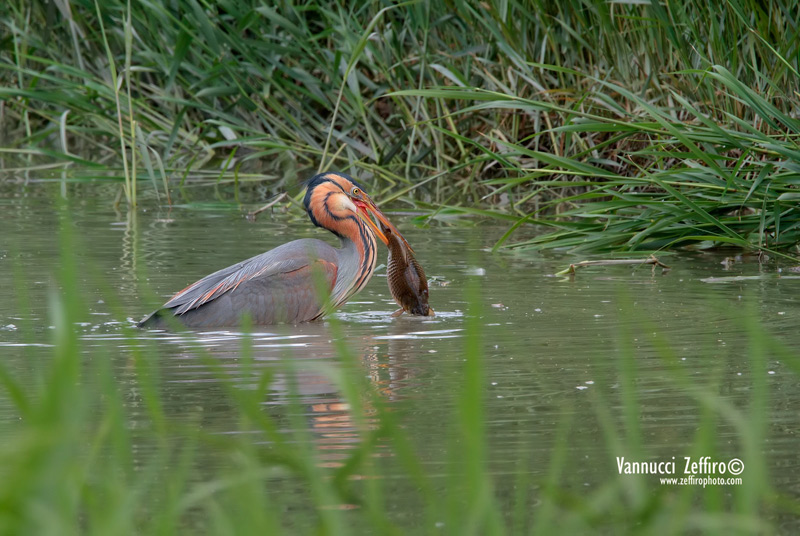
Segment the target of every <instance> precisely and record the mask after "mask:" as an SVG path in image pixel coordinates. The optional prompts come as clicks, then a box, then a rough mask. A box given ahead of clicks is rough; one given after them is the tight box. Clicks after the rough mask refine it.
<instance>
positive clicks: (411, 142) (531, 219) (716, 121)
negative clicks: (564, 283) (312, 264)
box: [0, 0, 800, 258]
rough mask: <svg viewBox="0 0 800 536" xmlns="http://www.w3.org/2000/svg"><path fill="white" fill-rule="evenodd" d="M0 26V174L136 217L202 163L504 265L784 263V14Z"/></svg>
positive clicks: (788, 64) (398, 14)
mask: <svg viewBox="0 0 800 536" xmlns="http://www.w3.org/2000/svg"><path fill="white" fill-rule="evenodd" d="M55 6H61V7H60V8H59V9H57V8H56V7H55ZM456 6H457V7H458V8H457V9H455V10H454V7H456ZM0 27H2V28H3V33H2V34H0V35H2V36H4V37H2V38H0V79H2V80H3V81H4V83H3V84H2V87H0V99H3V100H4V106H3V113H2V114H1V115H0V118H1V119H0V122H1V123H0V126H1V127H2V128H0V130H2V131H3V132H5V134H4V135H3V140H2V143H3V145H5V149H3V154H4V155H8V156H15V157H19V158H21V159H22V161H23V164H21V165H23V166H24V165H28V166H31V165H36V164H40V163H42V162H52V161H54V159H55V161H58V162H62V163H63V162H71V163H72V164H71V165H72V167H73V168H75V170H76V171H74V173H80V171H77V168H78V167H84V166H86V165H91V164H94V165H97V164H101V165H103V166H105V167H107V168H109V170H110V171H111V172H115V173H116V176H119V177H123V181H122V182H123V183H124V187H123V190H124V195H125V196H126V198H127V199H128V200H129V202H130V203H131V204H133V203H135V202H136V200H137V198H138V197H141V196H140V195H138V196H137V192H136V184H137V182H139V181H143V180H145V181H148V182H149V183H152V185H153V189H154V190H158V191H160V192H162V193H163V192H164V191H165V190H166V191H167V192H169V191H170V190H174V189H175V188H176V187H177V185H178V184H183V183H184V182H185V179H186V176H187V174H188V173H193V172H194V171H196V170H205V169H208V168H209V167H213V168H216V169H219V167H220V166H222V167H223V168H224V169H225V170H227V172H229V173H231V174H233V175H234V176H235V178H236V180H238V179H239V177H240V173H241V175H242V176H246V177H248V178H250V179H253V180H259V177H263V179H262V180H263V181H264V182H266V183H267V185H268V187H269V188H270V190H271V191H272V192H278V191H280V190H284V189H287V188H290V187H291V186H292V185H294V184H296V183H297V179H298V178H304V177H306V176H310V175H311V174H312V173H313V172H315V171H317V170H319V169H342V170H346V171H350V172H351V173H354V174H356V175H358V176H359V177H362V178H366V179H368V182H369V183H370V184H371V185H372V190H373V193H374V194H375V197H377V198H378V199H386V200H397V201H402V202H403V203H404V204H406V205H410V206H413V207H415V208H416V209H418V210H422V211H425V212H426V213H427V214H428V215H429V217H432V218H435V217H437V216H438V214H440V212H439V211H441V210H447V211H450V212H452V211H462V212H464V213H471V210H472V209H474V208H476V207H477V208H480V209H482V210H483V212H482V214H483V215H484V216H485V217H487V216H488V217H493V216H494V217H497V218H502V219H507V218H508V217H509V216H510V217H512V218H513V219H514V220H515V224H514V225H513V227H511V228H510V229H509V234H508V236H507V237H505V238H504V239H503V240H502V241H501V242H499V243H497V244H496V245H495V246H496V247H497V248H501V247H502V248H506V247H514V248H570V249H589V250H594V251H625V250H637V249H638V250H650V251H652V250H658V249H662V248H666V247H674V246H683V245H687V244H696V245H699V246H700V247H707V246H715V245H721V244H733V245H736V246H739V247H744V248H749V249H761V250H781V251H783V252H788V254H789V255H790V256H792V258H796V257H797V249H796V247H795V246H796V244H797V243H798V241H799V238H800V237H799V236H798V229H799V228H800V221H799V220H798V211H796V210H794V206H795V205H796V203H797V200H798V196H800V193H799V192H798V190H797V186H798V181H800V175H798V162H799V161H800V148H799V147H798V135H799V134H800V121H799V120H798V114H799V113H800V109H798V104H797V103H798V98H797V97H798V94H800V93H799V92H800V76H798V70H799V69H800V66H799V65H798V57H799V56H800V48H799V47H800V33H798V28H799V27H800V12H798V11H797V10H796V9H794V4H793V3H792V2H788V1H785V0H776V1H773V2H767V3H763V2H757V1H756V0H728V1H727V2H724V3H710V2H701V1H699V0H691V1H688V2H680V3H678V2H668V3H666V4H664V3H660V2H652V3H650V2H606V1H604V0H603V1H601V0H570V1H567V2H541V1H530V2H521V1H514V0H512V1H508V2H506V1H502V2H501V1H493V0H490V1H488V2H464V3H461V2H458V3H436V2H434V3H430V2H423V1H420V2H406V3H401V4H398V5H392V4H388V3H384V2H370V3H365V4H360V3H359V4H353V5H352V6H351V7H349V8H344V7H342V6H340V5H339V4H338V3H335V2H305V3H289V2H281V3H279V4H277V5H275V6H274V7H270V5H268V4H265V3H261V2H257V1H247V2H220V3H207V2H198V1H196V0H185V1H181V2H176V3H170V4H162V3H159V2H131V3H127V2H124V1H121V0H114V1H111V2H89V1H87V0H81V1H76V2H63V3H58V2H56V3H55V4H53V3H39V2H34V3H29V2H23V1H20V0H12V1H10V2H8V3H6V5H5V6H4V7H2V8H0ZM25 162H27V164H25ZM120 163H121V166H120ZM120 168H121V169H120ZM248 169H252V170H253V171H251V172H248V171H247V170H248ZM259 170H263V171H266V176H262V175H260V174H259ZM137 179H138V180H137ZM207 182H210V181H207ZM530 224H538V225H542V226H544V227H545V230H546V231H548V232H546V233H545V234H543V235H542V236H539V237H537V238H535V239H533V240H524V239H521V238H516V236H517V234H515V230H516V229H517V228H518V227H519V226H523V225H530Z"/></svg>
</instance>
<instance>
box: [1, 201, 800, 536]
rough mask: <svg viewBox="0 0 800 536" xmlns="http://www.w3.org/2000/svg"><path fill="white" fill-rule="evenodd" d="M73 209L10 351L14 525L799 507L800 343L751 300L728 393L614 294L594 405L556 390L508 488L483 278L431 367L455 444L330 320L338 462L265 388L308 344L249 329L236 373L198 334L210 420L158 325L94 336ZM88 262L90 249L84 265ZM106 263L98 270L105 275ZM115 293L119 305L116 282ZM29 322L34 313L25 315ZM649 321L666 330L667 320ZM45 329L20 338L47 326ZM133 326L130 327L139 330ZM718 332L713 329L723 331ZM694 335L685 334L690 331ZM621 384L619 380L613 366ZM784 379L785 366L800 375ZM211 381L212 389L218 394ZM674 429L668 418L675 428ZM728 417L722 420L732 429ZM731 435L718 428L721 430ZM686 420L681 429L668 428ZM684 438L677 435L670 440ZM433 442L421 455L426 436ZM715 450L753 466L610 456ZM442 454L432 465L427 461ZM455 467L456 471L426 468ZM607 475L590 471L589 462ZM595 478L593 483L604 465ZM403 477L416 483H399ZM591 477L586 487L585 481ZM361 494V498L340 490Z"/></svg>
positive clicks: (522, 517) (769, 515)
mask: <svg viewBox="0 0 800 536" xmlns="http://www.w3.org/2000/svg"><path fill="white" fill-rule="evenodd" d="M73 233H74V231H73V230H72V225H71V222H70V220H69V217H68V214H67V213H66V211H65V210H62V225H61V233H60V236H59V243H60V245H61V252H60V257H59V262H58V269H57V274H56V275H57V279H58V285H57V288H58V289H59V290H55V288H56V287H55V286H54V290H53V292H52V294H51V300H50V315H49V318H48V322H49V323H52V324H53V325H54V326H55V329H54V330H52V332H51V333H50V342H51V343H52V344H53V346H52V349H51V350H48V351H46V352H43V353H37V354H32V355H30V356H29V357H30V360H35V365H34V366H32V367H30V368H29V367H27V366H25V367H16V366H13V363H12V362H9V361H8V360H0V384H2V386H3V388H2V390H0V403H2V406H0V407H3V408H4V413H3V414H4V418H3V422H2V423H0V428H1V429H2V437H3V440H2V441H0V533H3V534H18V535H25V534H31V535H34V534H35V535H39V534H103V535H106V534H185V533H192V534H205V533H208V534H265V533H268V534H273V533H287V534H295V533H313V534H330V535H337V534H354V533H365V532H370V533H379V534H410V533H421V534H458V535H463V534H554V533H564V534H589V533H608V534H658V535H663V534H692V533H703V534H726V535H727V534H731V533H733V534H773V533H776V532H777V525H778V524H779V523H780V520H785V519H796V518H794V517H793V516H796V515H797V514H798V513H800V502H799V501H798V499H797V497H794V496H789V495H786V494H784V493H782V492H779V491H778V490H776V489H775V488H774V487H773V485H772V484H771V474H770V473H771V471H774V470H776V465H775V463H773V460H771V459H770V453H771V447H770V444H769V443H768V442H767V440H768V438H769V433H770V432H769V427H768V422H769V421H768V419H767V415H769V406H768V402H769V400H770V392H769V386H768V383H767V380H766V378H767V376H766V375H765V371H766V370H767V368H768V363H772V362H774V361H776V360H777V361H780V362H781V363H782V364H783V367H782V370H783V371H785V373H786V374H789V375H795V376H796V375H800V361H799V360H798V358H797V356H796V353H795V352H792V351H791V350H790V349H789V348H786V347H785V346H783V345H782V344H781V343H780V342H779V341H778V340H777V339H776V338H774V337H773V336H772V335H770V334H769V332H768V330H766V329H765V328H764V326H761V325H760V324H759V323H758V322H757V321H756V320H755V318H757V315H756V314H755V313H756V312H755V311H754V310H751V309H749V308H747V307H744V308H741V309H740V310H739V311H738V313H737V315H736V318H737V319H738V323H739V324H738V326H739V330H740V331H741V333H744V334H746V339H747V341H748V347H747V348H746V350H745V351H746V352H747V355H748V356H749V361H745V362H744V363H743V364H741V365H740V366H741V367H742V369H741V370H742V372H743V373H744V374H746V375H747V377H749V378H752V380H751V381H750V383H749V389H748V390H747V395H745V396H743V397H737V399H736V401H735V402H734V401H733V400H732V399H731V398H730V397H729V396H727V394H726V393H725V389H724V383H723V382H724V380H723V374H724V372H725V367H726V366H728V365H727V363H726V360H725V359H719V360H717V362H716V364H715V365H714V366H712V367H710V369H709V370H710V372H709V373H708V374H703V375H701V376H698V375H696V374H691V373H690V372H689V371H687V369H686V367H685V366H684V365H683V364H682V363H683V362H682V361H680V359H679V357H678V354H677V353H676V351H675V347H674V342H673V341H671V340H669V338H667V337H666V336H664V335H663V333H662V332H661V331H660V330H659V328H658V326H656V325H654V324H653V323H652V322H651V321H649V320H648V319H647V318H646V317H645V318H642V317H641V315H640V314H638V313H634V309H633V308H632V307H631V304H630V301H629V300H627V299H622V300H620V303H621V312H620V323H619V325H620V328H619V332H618V333H617V335H616V337H614V340H615V341H616V349H615V351H611V352H609V353H608V354H607V356H606V358H607V359H610V360H611V361H612V366H611V367H605V368H603V369H602V370H601V369H597V372H598V374H600V376H598V377H596V380H597V381H596V385H595V386H593V388H592V389H591V390H590V391H589V392H588V393H586V394H587V395H589V396H590V397H591V403H590V404H588V405H587V406H586V407H587V408H591V409H587V411H589V412H590V415H589V417H590V419H589V420H588V421H587V419H586V418H584V417H585V416H582V417H581V419H580V422H578V421H577V418H576V417H577V416H576V407H575V404H576V398H575V397H574V394H571V393H565V394H562V395H561V396H560V397H558V398H556V399H554V400H553V401H551V403H555V404H558V406H559V407H561V410H560V411H558V412H555V413H553V415H555V416H558V415H560V416H561V418H560V420H559V422H558V423H557V425H556V426H555V431H554V433H553V434H552V435H553V437H548V436H542V435H541V434H537V436H536V437H535V438H531V441H530V444H528V445H524V446H522V447H521V448H520V449H519V451H518V456H519V457H518V459H517V460H515V466H516V468H517V469H516V474H515V476H514V477H513V486H512V488H511V490H512V491H511V492H509V485H508V481H507V480H506V481H503V482H502V483H501V482H500V481H499V479H498V475H497V474H496V473H495V472H493V468H492V465H493V464H494V463H497V462H498V461H506V460H497V458H496V456H495V455H493V453H492V451H491V450H490V449H489V445H490V444H491V437H490V434H491V431H490V424H492V423H491V422H490V420H489V419H490V417H489V416H488V415H487V412H486V408H485V396H486V393H485V392H484V390H485V387H484V386H485V385H487V368H488V367H489V366H491V363H490V361H489V360H488V358H487V356H486V354H485V353H484V348H485V345H484V344H483V343H482V332H483V327H482V321H481V316H480V315H481V311H480V306H479V304H480V303H481V302H482V300H481V296H480V294H479V289H478V285H477V283H476V282H475V281H473V283H472V284H471V285H468V286H467V288H466V290H465V299H466V301H467V302H468V303H469V304H470V305H469V307H468V309H467V314H466V318H465V337H464V339H463V342H462V344H463V348H464V350H463V355H464V359H463V360H460V359H459V360H454V361H453V368H452V370H451V371H449V373H448V374H444V375H441V376H435V377H433V378H431V379H430V381H437V382H441V385H440V386H439V387H440V388H441V389H442V390H444V391H447V390H451V391H452V392H453V393H455V395H454V400H456V401H457V403H456V404H454V405H452V407H451V408H450V409H449V410H448V409H446V408H441V409H440V410H439V414H438V418H440V419H441V421H440V422H441V427H440V430H441V432H440V433H441V435H442V437H444V438H447V441H445V444H446V445H447V447H446V452H441V453H438V454H437V455H435V456H434V457H433V458H431V457H430V456H431V452H430V451H428V450H425V448H424V447H425V444H426V443H427V442H430V441H436V442H437V443H438V442H439V441H440V440H441V438H432V437H419V436H418V435H417V434H416V433H415V430H414V428H413V427H411V426H408V425H407V414H406V411H405V406H404V403H403V402H402V401H391V403H390V401H389V400H386V399H385V398H384V395H383V394H382V393H381V392H380V391H379V390H378V389H377V388H376V386H375V385H374V384H372V383H370V382H369V381H367V380H366V379H365V373H364V363H362V362H361V360H360V358H359V357H357V356H356V355H355V354H354V353H353V352H352V351H351V349H349V348H348V347H347V345H346V344H345V343H343V342H342V341H344V340H345V337H344V333H343V331H342V330H343V326H341V325H339V324H338V323H337V322H336V319H335V318H332V319H331V320H330V327H331V336H332V339H333V340H334V341H336V342H335V344H336V345H337V349H338V354H339V362H338V364H337V366H336V367H330V368H329V369H327V370H322V372H323V373H325V374H327V375H328V376H329V378H330V380H331V382H332V383H334V384H335V385H336V386H337V389H338V392H339V393H340V396H341V399H342V401H343V402H344V403H346V404H347V405H348V406H349V410H348V411H349V414H350V416H351V419H352V423H353V427H354V429H355V430H356V432H355V433H356V437H357V440H356V441H353V442H351V443H350V444H349V445H348V446H349V447H350V448H349V449H347V450H342V451H340V453H341V454H344V455H345V457H344V458H343V459H342V460H341V464H340V465H339V466H338V467H330V466H325V465H323V464H322V463H321V462H322V461H323V460H324V459H323V455H324V453H325V452H324V451H323V450H322V449H321V448H319V447H318V446H317V445H316V442H315V441H314V439H313V437H312V435H313V432H312V430H311V429H310V422H309V420H308V419H307V418H305V417H304V416H302V415H303V411H304V410H303V409H302V408H301V407H300V406H301V402H300V397H299V396H298V395H297V394H296V393H297V391H296V389H297V386H296V385H293V383H292V381H289V382H288V385H289V390H290V392H291V393H294V394H292V395H291V396H289V397H288V401H287V402H286V403H285V404H284V405H281V406H275V405H265V404H264V402H265V401H266V400H269V399H270V397H271V395H270V386H271V384H272V382H273V381H275V378H276V377H278V376H282V377H284V378H293V377H295V373H296V372H297V370H298V368H299V367H302V364H300V363H297V362H295V361H292V360H291V359H287V360H286V361H284V362H272V363H270V364H269V365H268V366H265V365H264V364H263V363H257V362H256V361H255V360H254V354H253V348H252V347H251V346H250V342H249V340H250V339H249V337H248V336H246V335H245V336H243V337H242V339H241V341H240V342H241V347H240V351H239V352H238V355H239V358H238V360H237V362H236V377H237V378H241V379H243V380H244V384H245V385H244V386H243V385H242V384H241V383H239V382H232V381H230V379H231V368H230V363H225V362H222V361H221V360H219V359H218V358H216V357H214V356H213V355H211V354H209V353H208V351H207V349H205V348H204V347H203V345H202V343H201V342H200V341H198V344H197V345H196V347H195V348H194V349H190V350H189V352H190V353H191V356H192V358H193V359H195V360H197V361H198V362H200V363H203V364H204V365H205V366H206V367H207V368H208V370H211V371H212V372H213V378H214V380H215V386H216V387H215V390H216V391H218V393H219V399H216V400H214V404H219V405H224V406H225V407H226V408H227V409H226V411H225V413H226V415H229V416H230V421H229V422H228V423H226V425H225V426H226V427H225V430H226V431H235V430H239V431H242V432H247V433H241V434H236V433H226V434H218V433H215V432H214V430H215V429H214V427H211V426H208V425H207V424H208V423H204V422H203V415H202V410H199V409H198V410H193V409H192V408H193V404H192V403H191V402H190V401H189V400H186V401H180V402H179V403H178V404H177V405H176V404H175V401H174V400H170V397H171V396H174V395H170V394H169V390H166V389H164V379H163V378H161V377H160V374H159V370H161V368H160V366H159V360H160V357H161V348H160V344H158V342H157V340H156V339H155V338H152V339H147V338H145V340H144V344H142V332H139V331H136V330H134V329H133V328H131V327H128V326H120V328H119V330H120V331H119V334H120V335H122V336H123V338H122V340H107V341H106V342H105V343H102V342H101V341H102V340H94V341H92V344H91V345H88V344H87V343H86V341H85V340H82V339H81V337H80V336H79V334H78V329H79V327H78V326H77V324H76V323H77V322H79V321H80V320H82V319H85V318H86V317H87V308H86V304H85V303H84V297H83V294H82V293H81V292H80V291H79V289H78V283H77V277H78V266H77V263H76V260H75V251H77V250H78V248H79V246H80V242H79V240H78V239H76V237H75V236H73ZM83 269H84V270H85V269H90V270H91V267H85V266H84V267H83ZM18 272H19V273H18V275H17V278H18V279H19V280H18V281H16V283H17V284H16V287H17V288H19V289H22V290H21V291H20V292H19V294H18V298H19V303H18V304H16V305H17V310H18V311H20V312H21V313H23V314H22V316H24V312H25V311H28V310H29V309H30V305H31V304H29V303H27V302H26V294H25V292H24V289H25V288H26V285H25V281H24V275H23V274H22V273H21V270H20V271H18ZM101 278H102V276H99V278H98V279H101ZM108 294H109V295H108V296H106V298H107V302H108V303H109V304H110V306H111V307H112V310H116V312H115V316H116V317H120V318H124V316H125V314H124V311H120V310H118V306H117V305H116V304H115V300H114V297H113V293H111V292H109V293H108ZM23 328H24V329H27V330H33V329H35V328H34V327H33V326H27V327H25V326H23ZM654 334H655V335H654ZM36 337H41V334H38V335H37V334H36V332H35V331H30V332H29V333H28V334H27V335H26V336H25V339H26V340H29V341H31V342H33V341H39V342H40V339H37V338H36ZM125 337H129V339H127V340H126V338H125ZM709 337H710V339H709V341H708V344H710V345H714V344H716V340H715V339H716V336H715V334H714V333H713V332H712V333H710V334H709ZM634 340H640V341H644V340H647V341H650V342H648V343H641V342H640V343H637V345H640V346H641V344H646V345H647V346H648V347H650V348H653V349H654V350H655V351H656V355H657V356H658V359H659V360H660V363H661V367H659V368H658V369H657V370H650V371H642V370H639V368H638V367H639V365H638V363H637V361H638V360H637V355H638V352H639V351H640V348H638V347H637V348H635V347H634V346H633V343H632V341H634ZM681 344H683V343H681ZM653 381H657V382H658V386H659V387H660V388H662V389H666V390H669V391H670V392H672V393H679V394H681V395H682V396H683V399H684V400H685V402H684V405H683V407H684V408H691V409H689V410H687V411H686V417H685V418H686V419H688V420H689V421H690V422H693V421H696V423H697V426H696V428H695V430H696V433H695V436H694V437H687V438H683V440H682V441H683V442H684V444H685V447H683V448H681V452H674V451H671V450H667V451H665V450H664V448H663V445H662V444H661V442H660V441H659V440H657V439H656V440H654V439H653V437H652V436H651V435H650V434H649V433H645V431H644V430H643V423H644V422H645V418H646V415H645V413H644V410H643V406H642V404H641V403H640V400H639V397H640V396H641V393H642V388H643V387H642V385H641V382H647V386H648V387H652V386H653V383H652V382H653ZM615 384H616V386H615ZM790 384H791V380H786V381H785V382H784V383H783V385H790ZM205 396H208V395H207V394H206V395H205ZM592 429H597V430H598V431H599V433H598V434H597V437H602V438H603V439H602V440H601V442H600V444H595V445H592V446H591V448H592V449H593V452H595V451H596V450H600V451H601V452H602V455H601V457H602V458H605V459H607V460H608V464H607V466H605V467H599V468H596V471H598V473H597V474H599V475H600V478H597V475H594V476H588V475H592V473H591V470H590V468H588V467H586V466H584V465H582V463H581V460H580V459H576V458H575V456H576V453H578V452H581V449H580V446H581V445H585V442H586V433H587V430H592ZM666 433H669V430H667V431H666ZM723 433H724V435H722V434H723ZM721 437H724V441H723V440H721V439H720V438H721ZM673 439H674V438H673ZM670 444H671V445H673V446H674V443H673V442H670ZM534 449H538V450H541V449H545V453H546V455H545V456H544V458H545V459H547V460H549V461H548V462H547V465H546V466H543V467H542V466H535V467H531V466H529V463H530V461H529V460H530V459H531V457H530V453H531V452H532V451H533V450H534ZM422 453H425V457H423V456H422ZM676 454H677V455H679V456H683V455H691V456H693V457H700V456H710V457H711V458H712V459H727V458H729V457H733V456H738V457H740V458H741V459H742V460H744V461H745V465H746V471H745V472H744V473H743V480H744V484H743V485H741V486H723V487H706V488H703V487H700V486H683V487H680V486H659V485H658V484H657V481H656V480H655V479H654V478H653V477H631V476H625V475H623V476H619V475H617V474H616V464H615V462H614V460H615V457H616V456H625V457H626V458H627V459H632V460H647V459H664V458H665V457H667V456H669V455H676ZM431 464H432V465H431ZM431 466H434V467H445V468H446V473H447V474H446V475H445V476H444V477H443V476H442V475H441V474H436V473H435V472H434V473H433V474H432V473H431V472H430V471H429V470H428V468H429V467H431ZM587 478H590V479H592V480H593V481H594V485H593V486H592V487H591V488H586V487H585V486H584V485H583V482H584V481H585V479H587ZM598 482H599V483H598ZM398 489H401V490H402V493H399V494H397V495H395V494H394V492H396V491H397V490H398ZM587 490H588V491H587ZM343 504H345V505H355V506H357V508H356V509H354V510H349V509H340V508H339V507H338V505H343Z"/></svg>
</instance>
